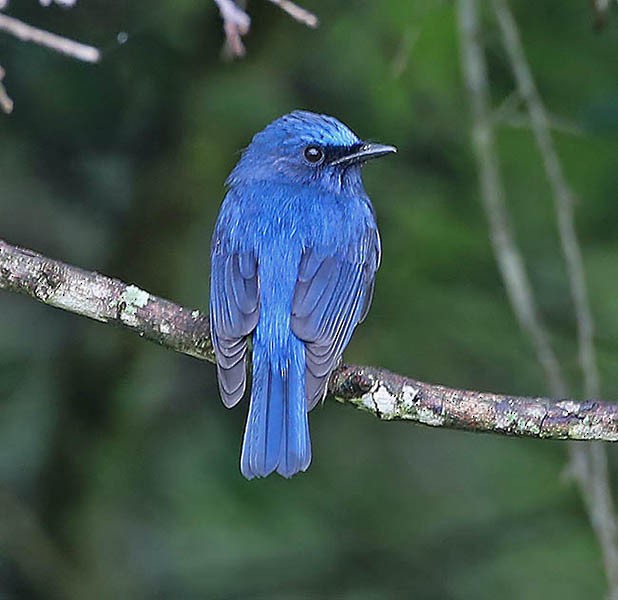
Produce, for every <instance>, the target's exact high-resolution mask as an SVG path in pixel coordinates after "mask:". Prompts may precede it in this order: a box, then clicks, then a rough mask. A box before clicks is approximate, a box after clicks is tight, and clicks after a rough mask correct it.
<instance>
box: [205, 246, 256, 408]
mask: <svg viewBox="0 0 618 600" xmlns="http://www.w3.org/2000/svg"><path fill="white" fill-rule="evenodd" d="M211 260H212V266H211V280H210V328H211V333H212V341H213V345H214V348H215V354H216V358H217V375H218V381H219V390H220V392H221V398H222V399H223V403H224V404H225V405H226V406H227V407H231V406H234V405H235V404H237V403H238V402H239V401H240V399H241V398H242V397H243V394H244V392H245V388H246V385H247V336H248V335H249V334H250V333H251V332H252V331H253V330H254V329H255V327H256V325H257V322H258V319H259V312H260V311H259V304H260V301H259V283H258V277H257V261H256V259H255V256H254V255H253V253H250V252H235V253H224V252H222V251H220V250H219V251H215V252H213V253H212V258H211Z"/></svg>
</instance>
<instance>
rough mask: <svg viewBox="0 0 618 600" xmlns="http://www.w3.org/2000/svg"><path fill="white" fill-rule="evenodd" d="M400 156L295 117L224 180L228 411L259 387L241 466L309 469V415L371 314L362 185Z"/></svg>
mask: <svg viewBox="0 0 618 600" xmlns="http://www.w3.org/2000/svg"><path fill="white" fill-rule="evenodd" d="M391 152H396V149H395V148H394V147H393V146H384V145H381V144H372V143H367V142H363V141H361V140H360V139H359V138H358V137H357V136H356V135H355V134H354V133H353V132H352V131H351V130H350V129H348V128H347V127H346V126H345V125H343V124H342V123H340V122H339V121H338V120H337V119H335V118H333V117H328V116H325V115H319V114H314V113H310V112H305V111H295V112H292V113H290V114H288V115H285V116H283V117H280V118H279V119H277V120H276V121H274V122H273V123H271V124H270V125H268V126H267V127H266V128H265V129H264V130H263V131H261V132H260V133H258V134H256V135H255V137H254V138H253V140H252V141H251V143H250V144H249V146H248V148H247V149H246V150H245V151H244V152H243V154H242V157H241V158H240V160H239V161H238V164H237V165H236V167H235V168H234V170H233V171H232V172H231V174H230V176H229V177H228V179H227V181H226V185H227V187H228V192H227V194H226V196H225V199H224V201H223V204H222V206H221V211H220V213H219V217H218V219H217V223H216V226H215V230H214V234H213V239H212V247H211V275H210V327H211V335H212V340H213V345H214V349H215V355H216V360H217V375H218V381H219V390H220V393H221V398H222V400H223V403H224V404H225V406H227V407H232V406H234V405H236V404H237V403H238V402H239V401H240V399H241V398H242V397H243V395H244V392H245V388H246V385H247V365H246V363H247V353H248V347H249V340H251V351H252V367H253V381H252V389H251V400H250V405H249V414H248V417H247V423H246V427H245V434H244V439H243V445H242V452H241V461H240V467H241V471H242V474H243V475H244V476H245V477H246V478H247V479H252V478H254V477H266V476H267V475H269V474H271V473H273V472H274V471H277V473H279V474H280V475H282V476H283V477H291V476H292V475H294V474H295V473H298V472H299V471H305V470H306V469H307V467H308V466H309V463H310V462H311V441H310V439H309V420H308V415H307V413H308V412H309V411H310V410H311V409H312V408H313V407H314V406H315V405H316V404H317V403H318V402H319V401H320V400H322V399H323V398H324V396H325V395H326V388H327V384H328V378H329V376H330V374H331V373H332V371H333V370H334V369H335V367H337V365H338V363H339V361H340V360H341V357H342V354H343V351H344V349H345V347H346V346H347V345H348V343H349V341H350V338H351V336H352V333H353V331H354V328H355V327H356V325H358V323H360V322H361V321H362V320H363V319H364V318H365V316H366V315H367V311H368V309H369V305H370V304H371V298H372V294H373V285H374V278H375V273H376V270H377V269H378V265H379V263H380V237H379V234H378V229H377V226H376V222H375V216H374V211H373V207H372V206H371V202H370V200H369V197H368V196H367V194H366V192H365V190H364V188H363V183H362V180H361V166H362V165H363V164H364V163H365V162H366V161H367V160H369V159H371V158H375V157H378V156H383V155H385V154H389V153H391Z"/></svg>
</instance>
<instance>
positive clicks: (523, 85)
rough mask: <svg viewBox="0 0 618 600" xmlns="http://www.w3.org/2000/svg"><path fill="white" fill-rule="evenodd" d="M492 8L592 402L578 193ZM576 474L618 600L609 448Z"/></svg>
mask: <svg viewBox="0 0 618 600" xmlns="http://www.w3.org/2000/svg"><path fill="white" fill-rule="evenodd" d="M492 4H493V9H494V13H495V15H496V19H497V21H498V25H499V27H500V31H501V34H502V41H503V44H504V47H505V49H506V52H507V55H508V58H509V62H510V64H511V68H512V70H513V75H514V77H515V82H516V85H517V91H518V94H519V96H520V97H521V99H522V100H523V101H524V103H525V104H526V107H527V110H528V114H529V115H530V124H531V128H532V132H533V135H534V138H535V140H536V144H537V146H538V148H539V152H540V154H541V159H542V161H543V167H544V170H545V174H546V177H547V180H548V182H549V185H550V187H551V190H552V195H553V198H554V210H555V213H556V221H557V223H558V233H559V236H560V243H561V246H562V253H563V255H564V259H565V263H566V267H567V275H568V279H569V287H570V290H571V297H572V299H573V306H574V308H575V318H576V323H577V339H578V347H579V362H580V366H581V369H582V372H583V375H584V394H585V395H586V397H588V398H591V397H596V396H598V395H599V391H600V378H599V371H598V367H597V360H596V352H595V348H594V320H593V317H592V310H591V308H590V301H589V298H588V288H587V285H586V275H585V269H584V261H583V258H582V252H581V248H580V245H579V241H578V239H577V232H576V230H575V218H574V214H573V207H574V204H575V194H574V193H573V191H572V189H571V187H570V186H569V184H568V182H567V180H566V177H565V175H564V171H563V169H562V165H561V162H560V159H559V157H558V152H557V151H556V147H555V144H554V140H553V137H552V134H551V131H550V117H549V114H548V111H547V109H546V108H545V104H544V103H543V100H542V98H541V96H540V94H539V92H538V89H537V87H536V83H535V81H534V76H533V74H532V69H531V68H530V65H529V64H528V61H527V59H526V54H525V51H524V47H523V44H522V42H521V37H520V35H519V28H518V26H517V22H516V21H515V18H514V16H513V13H512V12H511V9H510V7H509V4H508V2H507V0H493V2H492ZM570 472H571V474H572V475H573V477H574V478H575V481H576V482H577V484H578V486H579V488H580V492H581V494H582V496H583V498H584V501H585V503H586V508H587V510H588V513H589V515H590V520H591V523H592V526H593V529H594V531H595V534H596V536H597V538H598V540H599V544H600V546H601V550H602V552H603V561H604V563H605V572H606V574H607V580H608V584H609V596H610V598H612V599H614V600H618V523H617V521H616V514H615V511H614V508H613V504H614V502H613V499H612V494H611V488H610V483H609V469H608V466H607V456H606V455H605V449H604V448H603V447H602V446H590V447H585V446H579V445H578V446H572V447H571V465H570Z"/></svg>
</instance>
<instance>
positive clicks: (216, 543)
mask: <svg viewBox="0 0 618 600" xmlns="http://www.w3.org/2000/svg"><path fill="white" fill-rule="evenodd" d="M305 4H306V6H307V8H310V9H311V10H314V11H315V12H316V13H317V14H318V15H319V16H320V18H321V26H320V28H319V29H318V30H315V31H313V30H310V29H307V28H304V27H303V26H302V25H300V24H298V23H296V22H294V21H292V20H291V19H290V18H288V17H287V16H286V15H285V14H283V13H282V12H281V11H280V10H278V9H277V8H276V7H274V6H272V5H270V4H269V3H267V2H257V1H256V2H252V3H251V4H250V7H249V8H250V11H251V15H252V17H253V24H252V31H251V33H250V35H249V36H248V37H247V38H246V43H247V50H248V55H247V57H246V58H245V59H244V60H242V61H237V62H233V63H231V62H226V61H223V60H222V59H221V55H220V48H221V45H222V42H223V34H222V31H221V22H220V19H219V16H218V12H217V9H216V7H215V5H214V3H212V2H209V1H207V0H204V1H200V2H171V1H168V2H158V3H153V2H145V1H132V2H129V1H126V2H120V1H118V2H103V1H102V0H98V1H86V0H82V1H80V2H79V3H78V4H77V6H76V7H75V8H73V9H71V10H62V9H60V8H58V7H51V8H48V9H43V8H41V7H40V6H38V4H37V3H36V2H34V1H32V2H23V1H22V2H20V1H18V0H13V2H12V4H11V5H10V10H9V14H12V15H14V16H18V17H20V18H23V19H24V20H27V21H28V22H30V23H32V24H34V25H37V26H40V27H45V28H49V29H50V30H53V31H55V32H58V33H62V34H64V35H68V36H71V37H74V38H77V39H80V40H81V41H84V42H88V43H92V44H95V45H97V46H98V47H100V48H102V49H103V62H102V63H101V64H99V65H94V66H93V65H87V64H82V63H79V62H77V61H74V60H70V59H67V58H65V57H62V56H59V55H56V54H54V53H52V52H50V51H48V50H45V49H42V48H39V47H36V46H33V45H27V44H23V43H19V42H18V41H17V40H15V39H12V38H10V37H8V36H6V35H4V36H2V37H0V62H1V64H2V66H3V67H4V68H5V69H6V71H7V77H6V80H5V84H6V86H7V89H8V90H9V92H10V94H11V96H12V97H13V99H14V101H15V111H14V113H13V114H12V115H11V116H4V115H0V237H2V238H4V239H6V240H7V241H9V242H11V243H15V244H19V245H23V246H26V247H31V248H33V249H35V250H37V251H39V252H42V253H43V254H46V255H49V256H51V257H54V258H58V259H61V260H64V261H66V262H70V263H74V264H76V265H79V266H81V267H83V268H86V269H92V270H97V271H100V272H103V273H106V274H109V275H113V276H116V277H119V278H122V279H124V280H125V281H128V282H134V283H136V284H137V285H139V286H141V287H143V288H144V289H147V290H149V291H151V292H153V293H155V294H158V295H161V296H164V297H167V298H170V299H172V300H174V301H177V302H179V303H181V304H184V305H188V306H194V307H200V308H203V309H204V308H205V307H206V306H207V298H208V268H209V265H208V246H209V240H210V235H211V231H212V227H213V224H214V220H215V218H216V214H217V211H218V207H219V204H220V201H221V199H222V197H223V194H224V188H223V182H224V179H225V177H226V175H227V173H228V172H229V170H230V169H231V168H232V166H233V165H234V163H235V161H236V160H237V158H238V152H239V150H240V149H241V148H243V147H244V146H245V145H246V144H247V143H248V142H249V140H250V138H251V136H252V135H253V133H255V132H256V131H258V130H260V129H261V128H262V127H264V126H265V125H266V124H267V123H268V122H270V121H271V120H273V119H274V118H276V117H277V116H279V115H281V114H283V113H286V112H289V111H290V110H292V109H295V108H305V109H310V110H314V111H321V112H326V113H329V114H333V115H335V116H337V117H339V118H340V119H341V120H343V121H344V122H345V123H347V124H348V125H349V126H350V127H351V128H352V129H354V130H355V131H356V132H357V133H358V134H359V135H360V136H362V137H365V138H369V139H374V140H379V141H382V142H385V143H392V144H395V145H397V147H398V148H399V154H398V155H397V156H396V157H390V158H388V159H384V160H383V161H379V162H378V163H375V164H372V165H370V166H369V167H368V168H367V169H366V171H365V182H366V187H367V189H368V191H369V193H370V195H371V197H372V199H373V201H374V205H375V207H376V211H377V214H378V220H379V224H380V228H381V232H382V237H383V265H382V268H381V270H380V271H379V273H378V277H377V285H376V294H375V300H374V304H373V308H372V311H371V312H370V315H369V318H368V319H367V321H366V322H365V323H364V324H363V326H362V327H361V328H359V330H358V331H357V333H356V334H355V337H354V339H353V341H352V343H351V345H350V347H349V349H348V351H347V353H346V358H347V360H348V361H353V362H360V363H365V364H375V365H381V366H384V367H387V368H389V369H391V370H394V371H398V372H401V373H405V374H408V375H411V376H414V377H416V378H418V379H423V380H429V381H435V382H440V383H443V384H448V385H452V386H456V387H469V388H475V389H483V390H493V391H502V392H506V393H513V394H529V395H538V394H543V393H546V386H545V383H544V379H543V375H542V372H541V369H540V368H539V366H538V365H537V363H536V361H535V357H534V353H533V351H532V348H531V346H530V344H529V343H528V341H527V340H526V338H525V337H524V336H523V335H522V333H521V332H520V330H519V329H518V326H517V323H516V321H515V319H514V317H513V315H512V313H511V310H510V308H509V305H508V302H507V299H506V296H505V293H504V289H503V286H502V284H501V280H500V276H499V274H498V272H497V269H496V266H495V263H494V259H493V255H492V251H491V247H490V244H489V241H488V233H487V226H486V221H485V217H484V214H483V211H482V208H481V205H480V202H479V198H478V188H477V176H476V168H475V163H474V160H473V157H472V155H471V152H470V144H469V116H468V108H467V107H468V105H467V97H466V94H465V90H464V87H463V84H462V79H461V73H460V63H459V48H458V41H457V30H456V19H455V13H454V7H453V6H452V4H451V3H449V2H433V1H431V2H430V1H428V0H417V1H409V2H404V1H387V2H373V1H370V0H348V1H346V2H336V1H334V0H311V1H310V0H307V1H306V3H305ZM514 9H515V13H516V17H517V18H518V21H519V24H520V26H521V29H522V36H523V41H524V43H525V46H526V50H527V53H528V56H529V59H530V61H531V64H532V67H533V69H534V72H535V75H536V77H537V81H538V84H539V87H540V91H541V93H542V95H543V97H544V99H545V101H546V103H547V105H548V107H549V108H550V110H551V111H552V113H553V114H555V115H557V116H558V117H559V118H560V123H566V125H565V127H562V128H561V129H560V130H559V131H557V132H556V133H555V135H556V140H557V144H558V150H559V153H560V156H561V158H562V160H563V161H564V167H565V170H566V173H567V176H568V178H569V180H570V181H571V183H572V185H573V187H574V189H575V190H576V192H577V194H578V196H579V198H578V204H577V209H576V211H577V215H576V216H577V223H578V230H579V233H580V237H581V241H582V246H583V251H584V255H585V263H586V268H587V275H588V279H589V285H590V292H591V300H592V305H593V311H594V315H595V318H596V323H597V335H596V342H597V349H598V352H599V360H600V368H601V374H602V381H603V396H604V397H605V398H617V397H618V277H617V276H616V265H617V261H618V238H617V236H616V225H617V217H618V202H617V198H616V189H617V187H618V186H617V183H618V181H617V180H618V175H617V173H618V62H617V61H616V57H617V56H618V18H616V17H617V15H616V14H614V15H613V19H611V20H610V22H609V24H608V26H607V27H606V29H605V30H604V31H603V32H601V33H595V31H594V30H593V27H592V25H591V21H592V19H591V15H590V8H589V5H588V3H587V2H585V1H578V2H569V3H540V2H537V3H533V2H516V3H515V4H514ZM486 17H487V27H486V32H487V33H486V36H485V39H484V43H485V44H486V45H487V48H488V53H489V57H490V63H491V81H492V94H493V99H494V102H495V104H496V105H497V104H499V103H500V102H501V101H502V100H503V99H504V98H505V97H506V96H507V95H508V94H509V93H510V92H511V90H512V87H513V82H512V79H511V76H510V71H509V67H508V63H507V61H506V58H505V56H504V52H503V50H502V47H501V44H500V39H499V35H498V33H497V30H496V27H495V25H494V23H493V21H492V20H491V19H490V18H489V15H486ZM120 31H126V32H128V34H129V41H128V43H126V44H125V45H122V46H120V45H119V44H118V43H117V42H116V36H117V34H118V32H120ZM565 129H566V130H565ZM498 141H499V151H500V160H501V164H502V167H503V170H504V175H505V180H506V186H507V191H508V200H509V206H510V209H511V211H512V214H513V219H514V223H515V225H516V229H517V236H518V240H519V241H520V243H521V245H522V246H523V248H524V251H525V254H526V259H527V266H528V267H529V269H530V271H531V274H532V278H533V283H534V285H535V288H536V290H537V292H538V294H539V299H540V302H541V309H542V312H543V315H544V317H545V318H546V319H547V321H548V322H549V324H550V327H551V333H552V340H553V342H554V344H555V347H556V349H557V351H558V353H559V356H560V358H561V360H562V361H563V365H564V367H565V369H566V371H567V373H568V376H569V378H570V380H571V382H572V383H573V385H574V388H573V389H574V391H575V393H578V391H579V390H580V389H581V385H580V376H579V372H578V368H577V354H576V345H575V335H574V331H575V330H574V321H573V311H572V306H571V303H570V299H569V291H568V285H567V281H566V277H565V272H564V267H563V265H562V262H561V256H560V251H559V242H558V239H557V234H556V224H555V218H554V216H553V208H552V200H551V195H550V193H549V188H548V185H547V183H546V180H545V177H544V174H543V171H542V168H541V164H540V160H539V156H538V154H537V151H536V148H535V146H534V143H533V140H532V137H531V134H530V131H529V128H528V127H527V126H526V125H525V123H524V124H523V126H517V127H514V126H509V125H502V126H500V128H499V139H498ZM245 410H246V404H244V405H243V406H242V408H239V409H237V410H234V411H228V410H226V409H225V408H224V407H223V405H222V404H221V402H220V401H219V398H218V395H217V391H216V387H215V379H214V369H213V367H212V365H210V364H206V363H201V362H199V361H197V360H194V359H191V358H188V357H185V356H181V355H178V354H175V353H173V352H170V351H166V350H164V349H161V348H159V347H157V346H155V345H153V344H150V343H148V342H145V341H143V340H141V339H139V338H138V337H136V336H134V335H132V334H129V333H127V332H125V331H120V330H116V329H113V328H111V327H106V326H103V325H101V324H98V323H95V322H90V321H87V320H85V319H81V318H79V317H76V316H74V315H70V314H66V313H62V312H60V311H56V310H52V309H50V308H48V307H46V306H43V305H40V304H37V303H35V302H33V301H31V300H29V299H27V298H24V297H19V296H16V295H11V294H8V293H3V294H1V295H0V598H2V599H3V600H4V599H13V598H48V597H62V598H65V597H67V598H85V597H89V598H90V597H92V598H153V597H157V598H189V599H190V598H221V599H227V598H229V599H232V598H251V599H258V598H259V599H262V598H263V599H271V598H272V599H288V598H301V599H302V598H342V599H346V600H347V599H349V600H356V599H358V600H374V599H376V600H377V599H382V598H410V597H414V598H419V599H420V598H422V599H436V600H437V599H451V598H452V599H485V598H487V599H494V598H502V599H510V598H513V599H515V598H517V599H537V598H560V599H565V600H567V599H577V600H579V599H582V598H591V599H592V598H602V597H603V594H604V590H605V581H604V574H603V570H602V560H601V556H600V551H599V548H598V546H597V544H596V541H595V539H594V536H593V533H592V530H591V528H590V527H589V524H588V520H587V516H586V513H585V511H584V508H583V504H582V500H581V498H580V497H579V495H578V493H577V491H576V489H575V487H574V485H573V484H572V483H569V482H568V481H567V479H566V478H565V477H564V474H563V470H564V467H565V462H566V452H565V450H566V447H565V445H564V444H562V443H558V442H547V441H534V440H516V439H507V438H503V437H498V436H487V435H474V434H466V433H461V432H454V431H447V430H440V429H436V430H431V429H427V428H423V427H419V426H413V425H410V424H406V423H382V422H379V421H378V420H376V419H374V418H371V417H369V416H367V415H365V414H362V413H361V412H358V411H355V410H353V409H351V408H348V407H344V406H340V405H337V404H336V403H334V402H332V401H329V402H327V403H326V404H325V405H324V406H323V407H321V408H317V409H316V410H315V411H314V412H313V413H312V415H311V431H312V439H313V447H314V462H313V464H312V466H311V468H310V470H309V471H308V472H307V473H306V474H304V475H301V476H298V477H295V478H294V479H292V480H290V481H285V480H283V479H281V478H279V477H274V476H273V477H269V478H268V479H266V480H263V481H253V482H247V481H245V480H244V479H243V478H242V477H241V475H240V473H239V469H238V455H239V447H240V439H241V435H242V429H243V425H244V417H245ZM610 467H611V470H612V472H613V477H614V480H615V481H618V462H617V460H616V454H615V452H614V451H613V449H610Z"/></svg>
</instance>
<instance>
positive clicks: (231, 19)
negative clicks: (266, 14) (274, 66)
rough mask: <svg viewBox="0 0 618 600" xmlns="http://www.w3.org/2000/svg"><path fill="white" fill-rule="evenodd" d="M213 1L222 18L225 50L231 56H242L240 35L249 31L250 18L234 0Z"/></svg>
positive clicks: (243, 53) (242, 46)
mask: <svg viewBox="0 0 618 600" xmlns="http://www.w3.org/2000/svg"><path fill="white" fill-rule="evenodd" d="M215 2H216V3H217V6H218V7H219V13H220V14H221V18H222V19H223V31H224V32H225V52H226V53H227V54H229V55H230V56H231V57H241V56H244V55H245V46H244V44H243V43H242V36H243V35H246V34H247V33H249V28H250V27H251V18H250V17H249V15H248V14H247V13H246V12H245V11H244V10H242V9H241V8H240V7H239V6H238V5H237V4H236V3H235V2H234V0H215Z"/></svg>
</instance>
